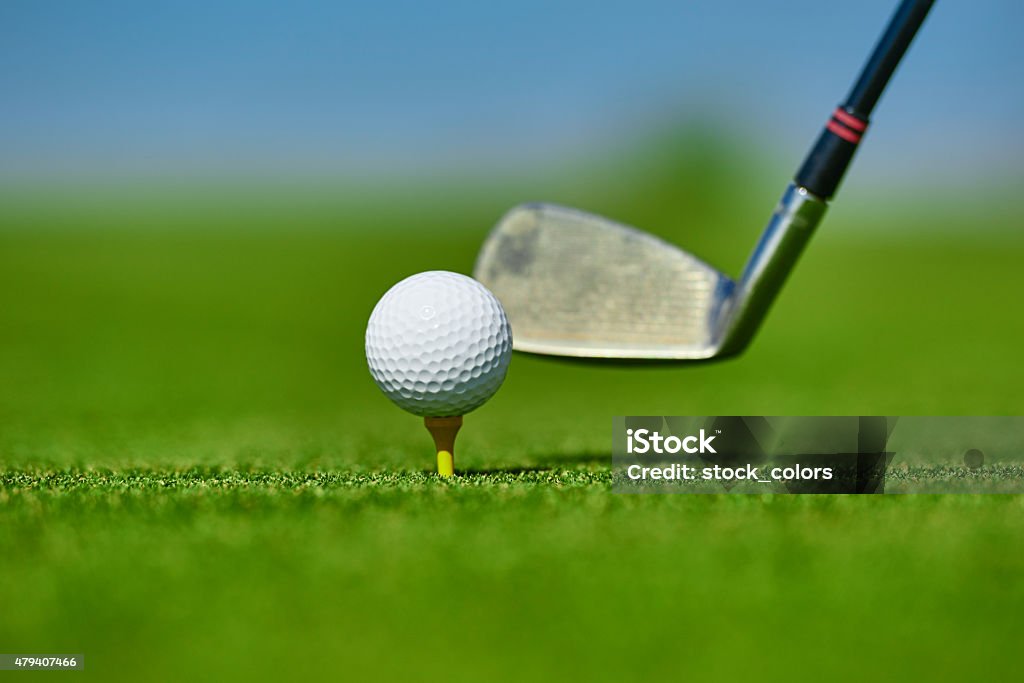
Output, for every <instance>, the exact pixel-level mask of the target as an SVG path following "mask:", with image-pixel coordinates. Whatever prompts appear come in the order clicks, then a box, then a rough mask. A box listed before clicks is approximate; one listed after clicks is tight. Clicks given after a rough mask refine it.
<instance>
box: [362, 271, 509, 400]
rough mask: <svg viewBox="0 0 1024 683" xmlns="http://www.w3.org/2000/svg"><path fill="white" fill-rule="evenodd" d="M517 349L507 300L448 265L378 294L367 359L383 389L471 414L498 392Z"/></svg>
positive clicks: (368, 330)
mask: <svg viewBox="0 0 1024 683" xmlns="http://www.w3.org/2000/svg"><path fill="white" fill-rule="evenodd" d="M511 356H512V329H511V328H510V327H509V324H508V319H507V318H506V317H505V311H504V310H502V308H501V304H500V303H498V300H497V299H496V298H495V296H494V295H493V294H491V292H490V291H489V290H488V289H487V288H486V287H484V286H483V285H482V284H480V283H479V282H477V281H476V280H474V279H473V278H470V277H466V276H465V275H459V274H458V273H449V272H447V271H443V270H434V271H428V272H425V273H419V274H417V275H413V276H411V277H408V278H406V279H404V280H402V281H401V282H399V283H398V284H397V285H395V286H394V287H392V288H391V289H389V290H388V291H387V293H385V294H384V296H383V297H381V300H380V301H379V302H377V306H376V307H375V308H374V309H373V313H372V314H370V322H369V324H367V326H366V360H367V362H368V363H369V366H370V374H371V375H373V379H374V381H375V382H376V383H377V386H378V387H380V389H381V391H383V392H384V393H385V395H387V397H388V398H390V399H391V400H392V401H394V402H395V403H396V404H398V406H399V407H401V408H403V409H405V410H408V411H409V412H410V413H413V414H415V415H421V416H424V417H451V416H455V415H465V414H466V413H468V412H470V411H471V410H474V409H476V408H479V407H480V406H481V405H483V404H484V403H485V402H487V400H488V399H489V398H490V397H491V396H493V395H494V393H495V392H496V391H498V388H499V387H500V386H501V383H502V381H504V379H505V373H506V372H507V371H508V364H509V361H510V360H511Z"/></svg>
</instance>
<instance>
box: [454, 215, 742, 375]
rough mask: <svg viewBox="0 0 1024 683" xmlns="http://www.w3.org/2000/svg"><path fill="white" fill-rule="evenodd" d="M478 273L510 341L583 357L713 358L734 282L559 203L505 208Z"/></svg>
mask: <svg viewBox="0 0 1024 683" xmlns="http://www.w3.org/2000/svg"><path fill="white" fill-rule="evenodd" d="M473 275H474V277H475V278H476V279H477V280H479V281H480V282H482V283H483V284H484V285H485V286H487V287H488V288H489V289H490V290H491V291H492V292H494V294H495V296H497V297H498V299H499V300H500V301H501V304H502V306H503V307H504V308H505V313H506V314H507V315H508V318H509V322H510V323H511V325H512V330H513V348H515V349H516V350H519V351H526V352H530V353H540V354H550V355H556V356H570V357H577V358H617V359H650V360H673V359H675V360H700V359H707V358H711V357H713V356H715V355H716V353H717V351H718V348H719V346H720V344H721V339H720V338H719V330H720V324H719V322H720V321H721V319H722V317H723V316H724V315H727V314H728V308H729V305H730V303H731V301H732V294H733V291H734V289H735V285H734V283H733V281H732V280H731V279H730V278H728V277H726V276H725V275H723V274H722V273H720V272H719V271H717V270H716V269H714V268H712V267H711V266H709V265H708V264H706V263H704V262H703V261H701V260H700V259H698V258H696V257H695V256H693V255H692V254H689V253H687V252H685V251H682V250H681V249H678V248H677V247H675V246H673V245H671V244H669V243H668V242H665V241H663V240H661V239H658V238H657V237H654V236H653V235H650V234H648V233H645V232H642V231H640V230H636V229H634V228H631V227H628V226H625V225H622V224H619V223H616V222H614V221H611V220H608V219H606V218H602V217H600V216H595V215H592V214H588V213H584V212H582V211H577V210H575V209H569V208H565V207H561V206H556V205H552V204H524V205H521V206H517V207H515V208H513V209H512V210H511V211H509V212H508V213H507V214H505V216H504V217H503V218H502V219H501V220H500V221H499V222H498V224H497V226H496V227H495V228H494V230H493V231H492V232H491V234H490V235H489V236H488V238H487V240H486V242H485V243H484V245H483V247H482V248H481V251H480V254H479V257H478V258H477V262H476V267H475V268H474V271H473Z"/></svg>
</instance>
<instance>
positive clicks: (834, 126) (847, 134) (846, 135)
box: [825, 121, 860, 145]
mask: <svg viewBox="0 0 1024 683" xmlns="http://www.w3.org/2000/svg"><path fill="white" fill-rule="evenodd" d="M825 127H826V128H828V129H829V131H831V132H832V133H835V134H836V135H838V136H839V137H841V138H842V139H844V140H846V141H847V142H852V143H853V144H855V145H856V144H857V143H858V142H860V134H859V133H855V132H853V131H852V130H850V129H849V128H843V127H842V126H841V125H840V124H839V123H838V122H836V121H829V122H828V125H827V126H825Z"/></svg>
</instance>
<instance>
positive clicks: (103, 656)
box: [0, 196, 1024, 681]
mask: <svg viewBox="0 0 1024 683" xmlns="http://www.w3.org/2000/svg"><path fill="white" fill-rule="evenodd" d="M546 198H550V199H554V200H563V201H565V202H566V203H573V204H579V205H581V206H587V207H588V208H591V209H593V210H595V211H601V212H603V213H607V214H609V215H611V216H613V217H615V218H618V219H621V220H626V221H630V222H636V223H638V224H640V225H643V226H644V227H650V228H651V229H653V230H655V231H658V229H659V225H660V226H673V225H676V223H675V219H672V218H669V217H666V218H664V219H663V220H662V221H661V222H660V223H659V222H658V221H654V224H652V222H651V216H649V215H648V216H643V215H641V214H642V211H639V210H637V211H634V210H633V209H632V208H631V206H630V205H629V204H621V205H618V206H600V205H593V204H590V205H588V204H587V202H585V201H582V202H581V201H579V198H578V197H567V198H563V197H559V196H552V197H546ZM492 204H493V205H490V204H488V205H487V206H477V207H464V206H462V207H460V206H457V205H456V206H455V208H444V203H443V202H435V204H433V205H430V206H429V207H428V208H426V209H423V208H421V207H418V208H417V209H416V210H413V209H411V208H409V209H407V210H405V213H403V210H402V208H401V207H399V208H398V209H395V208H394V207H387V210H384V209H382V211H381V215H382V216H384V218H379V219H376V222H374V220H373V219H372V214H365V213H359V212H356V213H352V212H351V211H348V210H345V211H342V210H334V209H324V210H322V211H320V212H316V211H308V210H301V209H300V208H299V206H298V204H296V206H295V207H293V208H294V210H293V211H286V210H283V209H282V210H280V211H279V212H278V213H274V214H273V215H272V217H271V218H266V217H264V218H263V220H264V222H262V223H261V222H260V217H259V216H258V215H256V214H254V213H252V212H248V213H247V212H244V211H239V212H238V215H235V214H233V213H232V209H230V208H224V209H221V210H220V213H219V214H217V216H218V217H217V218H216V220H214V219H207V220H206V221H204V220H203V219H202V218H201V216H202V214H203V213H204V212H205V210H204V211H197V212H196V213H195V214H191V213H189V212H188V211H187V210H186V209H179V210H178V212H170V213H169V212H168V210H167V209H166V207H147V206H145V205H142V206H134V207H132V208H131V210H130V211H128V210H126V211H127V213H124V212H120V213H119V212H114V211H110V212H109V213H107V209H105V208H104V207H103V206H99V207H92V208H88V207H86V208H82V207H80V206H77V207H76V208H74V209H73V210H72V209H68V210H60V209H52V210H48V212H43V211H41V210H39V209H31V210H30V209H23V210H20V211H12V212H10V213H9V214H8V218H6V219H5V221H6V222H5V223H4V224H3V226H2V227H0V316H2V321H3V326H2V328H0V426H2V429H0V558H2V559H0V610H2V611H0V650H2V651H4V652H39V653H43V652H82V653H85V656H86V666H87V672H86V674H85V677H86V678H94V679H96V680H140V679H145V680H168V681H172V680H173V681H178V680H183V679H185V678H186V677H188V676H189V674H192V673H195V672H199V674H198V675H199V677H200V678H209V679H239V680H256V679H275V678H278V679H279V678H297V677H300V676H303V675H313V674H316V675H320V676H328V675H330V676H332V677H335V678H341V679H356V680H441V679H443V680H460V681H461V680H465V681H480V680H513V679H520V680H521V679H540V678H544V679H560V680H565V679H572V680H622V679H624V678H636V677H643V676H647V677H659V678H670V679H678V678H680V677H687V678H692V679H694V680H701V679H706V678H709V677H711V676H713V675H714V676H718V677H727V678H736V677H739V676H750V677H754V676H756V677H758V678H766V679H778V678H783V677H785V678H787V679H789V680H792V679H794V678H801V677H809V678H814V679H819V678H822V677H825V678H837V677H849V678H855V679H858V680H859V679H862V678H863V677H865V676H870V675H874V674H880V673H883V672H884V674H885V675H886V676H888V677H897V676H900V677H906V678H907V679H913V680H916V679H919V678H929V679H935V680H942V679H964V678H969V679H1008V678H1010V677H1012V676H1013V675H1014V672H1015V670H1016V668H1017V661H1016V660H1017V657H1016V652H1015V649H1014V648H1013V645H1014V644H1015V642H1016V640H1017V639H1018V638H1017V633H1018V632H1019V627H1018V626H1017V622H1018V621H1019V618H1018V617H1017V615H1018V613H1019V612H1020V611H1021V608H1022V606H1024V589H1022V587H1021V586H1022V584H1021V582H1020V581H1019V577H1020V575H1021V572H1022V571H1024V556H1022V555H1021V554H1020V553H1019V552H1017V548H1019V547H1021V544H1022V542H1024V514H1022V513H1024V498H1022V497H1020V496H892V497H850V496H822V497H796V496H793V497H786V496H621V495H614V494H612V493H611V491H610V457H609V449H610V432H611V418H612V416H614V415H623V414H634V415H641V414H682V415H686V414H691V415H715V414H729V415H734V414H753V415H760V414H791V415H804V414H807V415H813V414H854V415H857V414H867V415H870V414H887V415H903V414H1020V413H1021V412H1024V411H1022V400H1021V398H1020V387H1021V386H1022V385H1024V368H1022V367H1021V365H1020V364H1019V363H1018V362H1016V357H1017V353H1018V349H1019V348H1020V346H1021V344H1022V342H1024V321H1022V319H1021V318H1020V317H1019V316H1015V315H1007V314H1006V308H1005V307H1006V301H1005V300H1004V298H1005V297H1011V296H1016V294H1015V293H1017V292H1020V291H1021V290H1022V286H1024V273H1022V272H1021V271H1020V269H1019V267H1018V264H1019V263H1020V262H1021V257H1022V256H1024V240H1022V239H1021V238H1020V237H1019V236H1017V235H1016V234H1014V233H1003V234H999V233H993V234H988V235H982V236H980V237H979V236H978V235H977V234H975V233H972V232H971V231H970V229H969V227H970V226H965V225H961V224H959V223H958V222H957V221H958V219H957V218H956V214H955V213H950V212H945V211H944V210H942V209H940V208H936V207H929V206H926V205H924V204H922V205H921V206H920V207H919V208H918V214H919V215H918V217H917V219H916V220H918V221H920V222H921V224H922V225H926V226H930V227H938V228H941V230H935V231H928V232H924V231H920V230H919V231H918V232H916V233H915V232H914V231H913V229H914V228H915V226H909V228H910V229H908V230H906V231H903V232H893V233H892V234H889V235H880V234H879V233H880V232H882V233H884V232H886V231H884V230H883V231H876V232H874V233H872V234H870V235H860V234H859V233H858V231H857V229H856V228H857V226H858V225H862V224H871V223H872V222H877V221H879V220H882V217H884V216H886V212H885V211H884V210H883V209H882V208H875V209H871V208H869V207H857V206H854V207H851V210H850V211H848V212H845V213H844V212H842V211H839V210H837V211H836V213H835V215H834V216H832V217H830V218H829V219H828V220H826V222H825V224H824V225H823V227H822V230H821V234H820V235H818V236H817V237H816V238H815V240H814V241H812V243H811V245H810V246H809V248H808V250H807V253H806V255H805V257H804V258H803V261H802V262H801V264H800V265H799V266H798V268H797V270H796V272H795V273H794V276H793V278H792V280H791V282H790V283H789V285H788V286H787V288H786V289H785V290H784V291H783V293H782V295H781V298H780V300H779V302H778V304H777V305H776V307H775V309H774V310H773V311H772V313H771V314H770V315H769V318H768V321H767V325H766V327H765V329H764V331H763V334H761V335H760V336H759V337H758V338H757V339H756V340H755V342H754V344H753V346H752V347H751V349H750V352H749V353H748V354H746V355H745V356H744V357H742V358H740V359H737V360H735V361H730V362H724V363H717V364H708V365H697V366H688V367H668V368H651V367H632V368H621V367H619V368H601V367H594V366H589V365H563V364H560V363H556V362H552V361H545V360H540V359H535V358H529V357H525V356H521V355H517V356H516V357H514V358H513V361H512V365H511V368H510V371H509V375H508V379H507V382H506V385H505V387H504V388H503V389H502V390H501V391H500V392H499V393H498V395H497V396H495V398H494V399H493V400H492V401H491V402H490V403H488V404H487V405H486V406H484V407H483V408H481V409H480V410H479V411H478V412H475V413H473V414H471V415H469V416H467V417H466V421H465V426H464V427H463V430H462V432H461V434H460V437H459V441H458V444H457V452H456V468H457V469H458V470H459V471H460V473H461V476H460V477H458V478H456V479H455V480H454V481H450V482H449V481H441V480H439V479H438V478H437V477H435V476H434V475H432V474H430V468H431V467H432V466H433V453H432V452H431V442H430V437H429V435H428V434H427V432H426V430H425V429H424V428H423V424H422V421H421V420H420V419H418V418H415V417H413V416H410V415H407V414H404V413H402V412H401V411H399V410H398V409H396V408H395V407H394V406H392V405H391V404H390V403H389V402H388V401H387V399H386V398H384V397H383V396H382V395H381V394H380V392H379V391H378V390H377V388H376V387H375V386H374V384H373V382H372V380H371V379H370V377H369V373H368V372H367V370H366V367H365V360H364V358H363V336H362V335H363V330H364V327H365V323H366V319H367V317H368V316H369V312H370V310H371V309H372V307H373V304H374V303H375V302H376V300H377V298H378V297H379V296H380V295H381V294H382V293H383V292H384V291H386V290H387V288H388V287H389V286H391V285H392V284H394V282H396V281H398V280H399V279H401V278H403V277H405V276H407V275H409V274H411V273H413V272H417V271H422V270H428V269H448V270H454V271H461V272H468V271H469V270H470V268H471V265H472V260H473V257H474V255H475V251H476V248H477V246H478V245H479V243H480V241H482V239H483V236H484V234H485V233H486V230H487V229H488V228H489V227H490V224H491V223H492V222H493V220H495V219H496V218H497V216H498V215H500V213H501V211H502V210H503V209H504V208H506V206H507V202H506V198H505V197H495V198H494V200H493V202H492ZM286 206H287V204H286ZM691 209H692V210H693V211H696V215H695V217H694V219H693V220H694V224H695V225H696V224H707V225H723V226H724V227H723V228H722V231H724V232H722V233H719V234H716V235H713V236H711V237H708V236H707V235H703V236H701V237H699V238H698V239H703V240H706V241H707V245H708V247H709V249H710V250H711V252H712V253H710V254H708V255H709V258H714V257H716V256H717V257H718V258H719V259H720V260H721V261H722V262H723V265H724V266H726V267H728V266H729V265H730V264H738V263H740V262H742V259H743V258H744V257H745V255H746V254H745V253H743V252H742V250H741V251H738V252H736V253H733V252H732V251H730V249H734V248H735V245H748V244H750V243H752V240H753V239H754V237H755V236H756V234H757V233H758V231H759V230H760V225H759V224H756V223H755V224H753V225H750V226H743V225H742V224H740V223H736V224H731V223H722V222H721V220H720V219H721V217H720V216H717V215H712V214H711V213H708V212H709V211H713V210H714V209H701V208H700V207H688V206H685V202H684V205H681V206H678V207H675V210H677V211H679V212H680V213H685V212H686V211H688V210H691ZM702 211H703V213H702ZM738 211H739V213H740V214H743V213H744V209H743V208H742V207H739V209H738ZM1022 214H1024V212H1017V213H1014V214H1013V216H1019V215H1022ZM668 215H669V214H668V213H667V212H666V216H668ZM12 216H13V218H12ZM225 216H226V217H225ZM250 219H251V220H252V222H253V227H252V228H251V229H243V228H242V227H240V226H241V225H243V224H245V223H247V222H248V221H250ZM975 220H976V217H975ZM1000 220H1003V221H1005V222H1006V223H1007V224H1012V223H1014V220H1015V219H1013V217H1012V216H1011V217H1007V216H1006V215H1001V217H1000V216H994V217H993V219H992V222H993V223H995V222H998V221H1000ZM278 223H280V225H278ZM275 226H276V227H275ZM903 227H908V226H903ZM918 227H919V226H918ZM442 228H443V229H442ZM679 232H686V230H684V229H683V228H682V227H680V228H679ZM659 234H661V235H662V236H665V237H667V238H669V239H673V240H675V241H680V240H681V238H680V237H679V234H678V233H673V232H672V231H671V229H670V228H669V227H666V228H663V229H661V230H660V233H659ZM958 234H959V235H960V236H959V237H958V236H957V235H958ZM712 242H713V243H712ZM687 244H688V245H689V242H687ZM722 245H725V246H722ZM729 245H732V246H731V247H730V246H729ZM716 249H717V250H718V251H717V252H715V250H716ZM695 250H696V251H697V252H698V253H701V254H702V255H705V254H706V252H704V251H702V250H700V249H695ZM993 293H1002V294H1004V295H1005V296H1002V295H1001V296H996V295H994V294H993ZM67 675H74V676H80V675H81V674H67Z"/></svg>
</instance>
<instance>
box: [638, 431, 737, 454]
mask: <svg viewBox="0 0 1024 683" xmlns="http://www.w3.org/2000/svg"><path fill="white" fill-rule="evenodd" d="M714 440H715V435H714V434H712V435H711V436H707V435H706V434H705V432H704V430H703V429H702V430H700V434H691V435H690V436H684V437H683V438H679V437H678V436H674V435H669V436H662V435H661V433H659V432H656V431H651V430H649V429H627V430H626V452H627V453H630V454H634V453H636V454H639V455H643V454H644V453H657V454H659V455H664V454H665V453H671V454H675V453H678V452H679V451H683V452H684V453H717V451H716V450H715V448H714V446H712V445H711V442H712V441H714Z"/></svg>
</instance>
